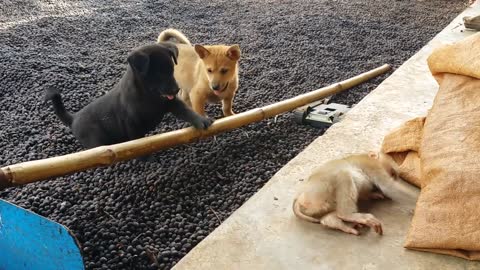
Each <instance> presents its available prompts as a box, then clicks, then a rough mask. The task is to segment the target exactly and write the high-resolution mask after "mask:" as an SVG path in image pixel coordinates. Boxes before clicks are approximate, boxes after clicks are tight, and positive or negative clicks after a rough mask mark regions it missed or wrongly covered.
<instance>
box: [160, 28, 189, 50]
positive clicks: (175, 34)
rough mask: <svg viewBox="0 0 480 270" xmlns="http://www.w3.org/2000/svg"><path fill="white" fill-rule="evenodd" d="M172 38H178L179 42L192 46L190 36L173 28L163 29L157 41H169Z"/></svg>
mask: <svg viewBox="0 0 480 270" xmlns="http://www.w3.org/2000/svg"><path fill="white" fill-rule="evenodd" d="M171 38H175V39H176V40H177V43H181V44H187V45H190V46H192V43H190V40H188V38H187V37H186V36H185V35H184V34H182V32H180V31H178V30H176V29H172V28H169V29H167V30H164V31H162V32H161V33H160V35H158V39H157V42H165V41H169V40H170V39H171Z"/></svg>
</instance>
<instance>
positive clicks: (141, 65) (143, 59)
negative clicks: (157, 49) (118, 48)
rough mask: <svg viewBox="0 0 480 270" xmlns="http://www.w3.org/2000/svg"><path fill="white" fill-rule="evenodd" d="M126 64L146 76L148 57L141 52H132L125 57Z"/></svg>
mask: <svg viewBox="0 0 480 270" xmlns="http://www.w3.org/2000/svg"><path fill="white" fill-rule="evenodd" d="M127 62H128V64H129V65H130V66H131V67H132V69H133V70H134V71H135V72H137V73H138V74H141V75H146V74H147V71H148V66H149V64H150V57H149V56H148V55H147V54H145V53H143V52H138V51H137V52H133V53H131V54H130V55H129V56H128V57H127Z"/></svg>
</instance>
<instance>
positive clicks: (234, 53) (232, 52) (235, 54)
mask: <svg viewBox="0 0 480 270" xmlns="http://www.w3.org/2000/svg"><path fill="white" fill-rule="evenodd" d="M227 57H228V58H230V59H231V60H233V61H237V60H238V59H240V47H239V46H238V45H237V44H235V45H232V46H230V48H228V51H227Z"/></svg>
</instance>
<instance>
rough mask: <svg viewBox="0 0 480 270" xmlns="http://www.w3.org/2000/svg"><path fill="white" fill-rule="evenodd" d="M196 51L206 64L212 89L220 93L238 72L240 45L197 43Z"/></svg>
mask: <svg viewBox="0 0 480 270" xmlns="http://www.w3.org/2000/svg"><path fill="white" fill-rule="evenodd" d="M195 51H196V52H197V54H198V56H199V57H200V59H202V61H203V63H204V65H205V69H206V73H207V77H208V83H209V86H210V89H211V90H212V91H213V93H214V94H215V95H220V94H221V93H222V92H223V91H225V90H226V89H227V87H228V84H229V82H230V81H231V80H232V79H234V78H235V76H236V74H237V62H238V60H239V59H240V47H239V46H238V45H232V46H224V45H212V46H201V45H195Z"/></svg>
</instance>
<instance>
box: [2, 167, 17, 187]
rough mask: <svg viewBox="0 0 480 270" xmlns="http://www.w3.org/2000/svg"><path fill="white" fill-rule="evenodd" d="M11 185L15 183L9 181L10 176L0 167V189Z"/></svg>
mask: <svg viewBox="0 0 480 270" xmlns="http://www.w3.org/2000/svg"><path fill="white" fill-rule="evenodd" d="M13 186H15V185H14V184H13V182H12V181H11V179H10V177H8V175H7V174H6V173H5V172H4V171H3V170H2V169H0V191H1V190H4V189H6V188H8V187H13Z"/></svg>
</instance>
